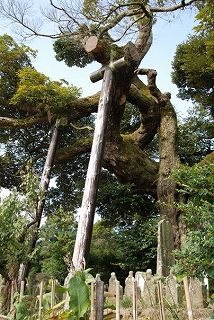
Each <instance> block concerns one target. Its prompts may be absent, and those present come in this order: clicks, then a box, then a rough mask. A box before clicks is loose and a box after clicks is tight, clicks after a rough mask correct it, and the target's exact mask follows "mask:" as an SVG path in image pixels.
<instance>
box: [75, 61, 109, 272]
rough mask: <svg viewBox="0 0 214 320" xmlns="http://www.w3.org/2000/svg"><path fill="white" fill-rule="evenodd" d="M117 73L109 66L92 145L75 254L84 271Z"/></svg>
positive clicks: (76, 268) (76, 260) (104, 79)
mask: <svg viewBox="0 0 214 320" xmlns="http://www.w3.org/2000/svg"><path fill="white" fill-rule="evenodd" d="M112 84H113V72H112V70H111V69H110V68H109V67H107V68H106V70H105V72H104V77H103V84H102V91H101V95H100V100H99V105H98V112H97V120H96V127H95V131H94V138H93V143H92V148H91V156H90V160H89V165H88V171H87V176H86V182H85V189H84V194H83V199H82V206H81V209H80V216H79V223H78V230H77V236H76V242H75V247H74V253H73V265H74V268H75V270H82V269H83V268H84V264H85V263H86V261H88V255H89V249H90V243H91V236H92V228H93V222H94V213H95V206H96V199H97V190H98V184H99V177H100V171H101V167H102V159H103V153H104V147H105V135H106V129H107V120H108V114H109V108H110V105H111V95H112V87H113V86H112Z"/></svg>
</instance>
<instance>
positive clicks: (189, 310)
mask: <svg viewBox="0 0 214 320" xmlns="http://www.w3.org/2000/svg"><path fill="white" fill-rule="evenodd" d="M183 283H184V291H185V296H186V302H187V311H188V317H189V320H194V318H193V312H192V304H191V299H190V294H189V285H188V279H187V277H185V278H183Z"/></svg>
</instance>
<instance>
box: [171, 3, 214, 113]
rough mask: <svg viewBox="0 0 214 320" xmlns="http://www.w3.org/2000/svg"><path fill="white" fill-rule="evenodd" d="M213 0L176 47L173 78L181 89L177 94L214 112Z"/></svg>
mask: <svg viewBox="0 0 214 320" xmlns="http://www.w3.org/2000/svg"><path fill="white" fill-rule="evenodd" d="M213 12H214V6H213V2H212V1H209V0H208V1H206V5H205V6H204V7H203V8H202V9H201V10H200V12H199V13H198V14H197V15H196V19H198V21H199V24H198V25H197V26H196V27H195V35H193V36H189V37H188V40H187V41H186V42H185V43H182V44H180V45H179V46H178V47H177V50H176V54H175V57H174V61H173V64H172V65H173V69H174V71H173V73H172V80H173V82H174V83H175V84H176V85H177V86H178V88H179V94H178V96H179V97H180V98H182V99H187V100H188V99H191V100H192V101H193V102H196V103H199V104H200V105H202V106H204V107H206V108H208V109H209V110H210V111H211V114H212V116H213V114H214V111H213V110H214V109H213V108H214V107H213V101H214V92H213V75H214V65H213V19H211V18H210V17H211V16H213Z"/></svg>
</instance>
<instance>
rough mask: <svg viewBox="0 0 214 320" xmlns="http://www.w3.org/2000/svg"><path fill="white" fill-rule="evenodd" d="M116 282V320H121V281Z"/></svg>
mask: <svg viewBox="0 0 214 320" xmlns="http://www.w3.org/2000/svg"><path fill="white" fill-rule="evenodd" d="M115 282H116V320H120V281H118V280H115Z"/></svg>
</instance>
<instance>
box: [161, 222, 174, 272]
mask: <svg viewBox="0 0 214 320" xmlns="http://www.w3.org/2000/svg"><path fill="white" fill-rule="evenodd" d="M173 250H174V238H173V232H172V227H171V224H170V223H169V221H166V220H165V219H163V220H161V221H160V222H159V223H158V249H157V274H158V275H159V276H160V277H167V276H168V275H169V273H170V268H171V267H172V266H173V265H174V262H175V261H174V257H173V256H172V251H173Z"/></svg>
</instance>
